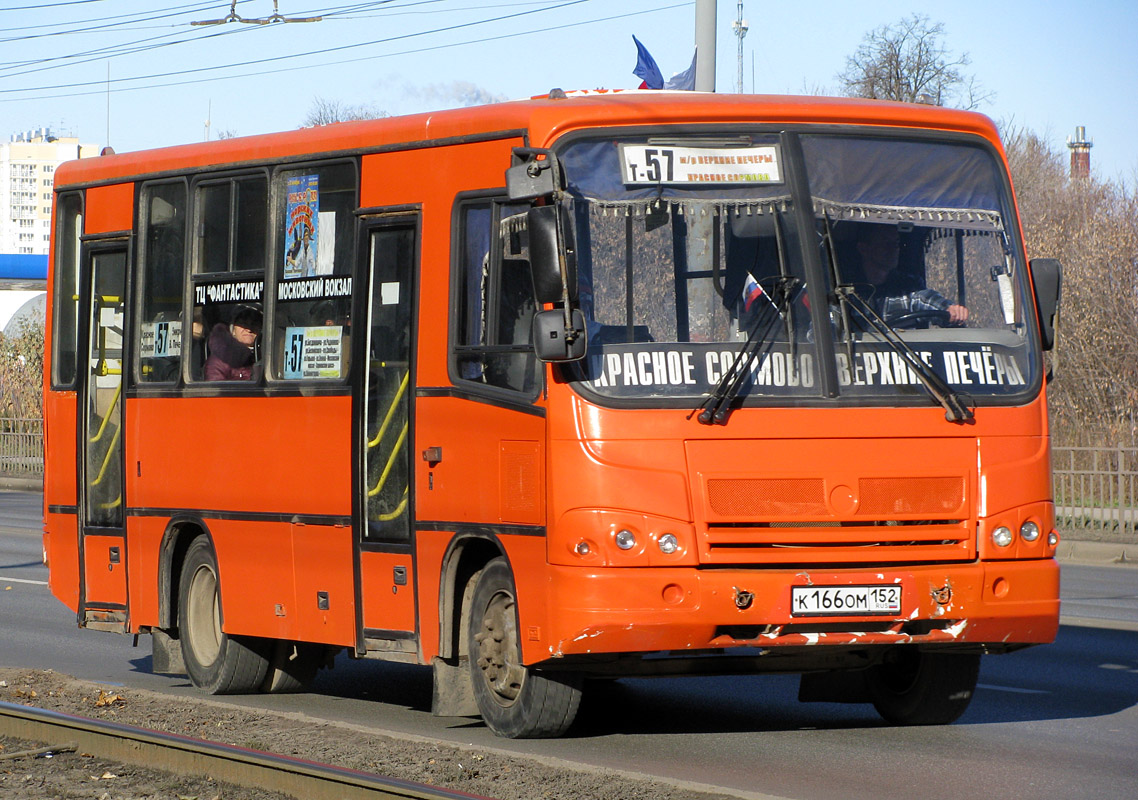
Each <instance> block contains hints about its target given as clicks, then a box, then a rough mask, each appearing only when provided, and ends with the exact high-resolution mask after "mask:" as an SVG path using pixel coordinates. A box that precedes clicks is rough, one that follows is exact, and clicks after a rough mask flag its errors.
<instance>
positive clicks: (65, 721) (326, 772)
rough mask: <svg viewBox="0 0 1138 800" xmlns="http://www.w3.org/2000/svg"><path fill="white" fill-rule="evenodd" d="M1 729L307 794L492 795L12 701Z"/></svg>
mask: <svg viewBox="0 0 1138 800" xmlns="http://www.w3.org/2000/svg"><path fill="white" fill-rule="evenodd" d="M0 735H5V736H11V737H13V738H17V739H23V740H26V741H30V742H43V743H46V744H54V745H56V747H55V748H54V749H56V750H62V749H63V748H64V747H66V746H69V745H74V746H75V748H76V749H78V750H79V751H80V752H84V753H90V754H91V755H94V756H97V757H99V758H106V759H109V760H112V761H118V762H121V763H125V764H131V765H134V766H139V767H147V768H150V769H160V770H162V771H165V772H171V773H175V774H179V775H198V776H202V775H208V776H210V777H212V778H213V779H214V780H217V781H224V782H226V783H231V784H234V785H236V786H243V787H246V788H261V789H268V790H271V791H275V792H281V793H282V794H287V795H291V796H292V797H296V798H303V799H304V800H389V798H390V799H391V800H456V799H457V798H463V799H464V800H471V798H474V800H489V799H488V798H485V797H481V796H479V795H472V794H468V793H466V792H458V791H453V790H447V789H440V788H436V787H433V786H427V785H425V784H421V783H415V782H413V781H404V780H399V779H396V778H388V777H384V776H382V775H374V774H371V773H367V772H361V771H359V770H352V769H345V768H342V767H336V766H332V765H330V764H319V763H316V762H312V761H305V760H302V759H295V758H289V757H287V756H281V755H276V754H273V753H263V752H259V751H256V750H249V749H246V748H243V747H235V746H233V745H226V744H220V743H218V742H208V741H204V740H201V739H193V738H190V737H188V736H180V735H178V734H172V733H164V732H160V731H151V730H146V729H144V728H135V727H131V726H129V725H121V724H119V723H116V722H107V721H105V720H96V719H89V718H87V717H79V716H75V715H72V714H64V713H61V712H58V711H51V710H48V709H42V708H33V707H30V706H21V705H16V704H14V703H5V702H0Z"/></svg>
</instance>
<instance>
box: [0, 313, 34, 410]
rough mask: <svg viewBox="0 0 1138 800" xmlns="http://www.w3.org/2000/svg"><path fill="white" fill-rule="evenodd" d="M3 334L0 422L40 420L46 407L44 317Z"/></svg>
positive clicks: (24, 322)
mask: <svg viewBox="0 0 1138 800" xmlns="http://www.w3.org/2000/svg"><path fill="white" fill-rule="evenodd" d="M12 327H14V328H15V333H12V330H11V327H10V328H9V335H8V336H5V335H4V334H3V333H0V420H4V419H38V418H39V417H40V413H41V411H40V409H41V406H42V405H43V391H42V390H43V380H42V375H43V333H44V331H43V318H42V317H40V316H38V315H36V316H34V317H32V318H31V319H23V320H20V321H19V322H17V323H15V324H14V325H13V326H12Z"/></svg>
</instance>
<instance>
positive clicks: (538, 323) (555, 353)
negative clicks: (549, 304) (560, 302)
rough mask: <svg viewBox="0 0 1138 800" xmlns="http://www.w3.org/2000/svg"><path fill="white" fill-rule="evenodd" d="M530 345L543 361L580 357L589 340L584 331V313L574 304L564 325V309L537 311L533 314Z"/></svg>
mask: <svg viewBox="0 0 1138 800" xmlns="http://www.w3.org/2000/svg"><path fill="white" fill-rule="evenodd" d="M532 333H533V349H534V353H536V354H537V357H538V358H539V359H540V360H542V361H553V362H562V361H579V360H580V359H582V358H584V357H585V348H586V343H587V341H588V339H587V337H586V335H585V315H584V314H582V313H581V309H579V308H575V309H573V311H572V314H571V315H570V316H569V325H566V314H565V312H564V310H563V309H560V308H553V309H549V310H548V311H538V312H537V313H536V314H534V315H533V328H532Z"/></svg>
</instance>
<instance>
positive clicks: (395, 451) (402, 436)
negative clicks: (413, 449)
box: [367, 422, 407, 497]
mask: <svg viewBox="0 0 1138 800" xmlns="http://www.w3.org/2000/svg"><path fill="white" fill-rule="evenodd" d="M406 440H407V423H406V422H404V423H403V430H401V431H400V432H399V438H398V439H396V440H395V446H394V447H392V448H391V455H390V456H388V458H387V464H386V465H385V466H384V468H383V473H382V474H381V475H380V476H379V483H377V484H376V485H375V488H374V489H372V490H371V491H369V492H368V493H367V496H368V497H375V496H376V495H377V494H379V490H380V489H382V488H383V484H385V483H387V476H388V475H389V474H390V473H391V468H392V467H394V466H395V457H396V456H397V455H399V450H400V449H401V448H402V447H403V443H404V442H405V441H406Z"/></svg>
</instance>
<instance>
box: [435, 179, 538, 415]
mask: <svg viewBox="0 0 1138 800" xmlns="http://www.w3.org/2000/svg"><path fill="white" fill-rule="evenodd" d="M510 205H517V206H525V207H528V205H529V204H528V203H526V202H524V201H516V200H515V201H511V200H510V199H509V198H508V197H507V195H506V193H505V192H504V191H502V190H491V191H474V192H463V193H460V194H459V195H457V196H456V197H455V200H454V205H453V206H452V216H451V272H450V278H451V280H450V283H451V297H450V317H451V324H450V332H449V337H448V338H449V343H448V348H447V349H448V353H447V372H448V376H449V378H450V381H451V383H452V384H453V385H455V386H456V387H460V388H462V389H463V390H465V391H470V392H473V393H475V394H482V395H486V396H488V397H492V398H496V399H499V400H503V401H506V402H508V403H511V404H522V405H527V406H528V405H532V404H533V403H534V402H535V401H536V400H537V399H538V398H539V397H541V396H543V395H544V393H545V381H546V369H545V366H544V365H543V364H541V362H538V366H536V367H534V368H533V370H534V377H535V381H534V387H533V389H532V390H529V391H526V390H523V389H514V388H511V387H509V386H502V385H499V384H491V383H480V382H477V381H473V380H471V379H469V378H464V377H462V370H461V363H462V356H463V355H464V354H469V353H479V352H481V353H493V352H507V351H505V350H502V349H497V350H496V349H495V348H503V347H512V348H514V349H515V350H516V352H519V353H520V352H522V349H521V346H520V345H481V346H480V345H466V344H463V343H462V339H463V337H464V335H465V333H464V331H463V330H462V324H463V320H464V312H465V302H466V289H467V285H466V275H465V271H464V267H465V266H466V242H467V227H466V224H465V222H466V216H467V212H468V211H469V210H471V209H473V208H476V207H479V206H488V207H489V211H490V240H489V248H488V257H489V264H488V270H489V271H488V277H489V280H488V282H487V283H488V285H489V286H488V287H487V288H489V287H492V288H493V290H494V291H493V292H490V291H485V290H484V291H483V293H482V303H483V308H484V312H483V320H484V326H483V327H482V328H481V329H480V330H481V331H495V332H496V331H497V330H498V321H499V318H498V316H497V312H498V309H499V307H500V303H499V297H498V294H499V292H498V290H499V289H500V287H501V279H502V261H503V259H502V243H501V239H500V237H499V235H498V231H499V229H500V227H499V226H500V223H501V220H502V219H503V216H502V209H503V208H505V207H507V206H510ZM527 271H528V267H527ZM531 291H532V280H531ZM541 309H542V306H541V304H540V303H538V302H537V301H536V297H535V299H534V311H535V313H536V312H537V311H540V310H541ZM491 318H493V322H492V323H491V322H490V320H491ZM526 343H527V351H528V352H529V353H530V354H531V355H533V352H534V351H533V343H532V341H531V340H530V339H529V338H528V337H527V340H526ZM533 357H534V358H535V359H536V355H533Z"/></svg>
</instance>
